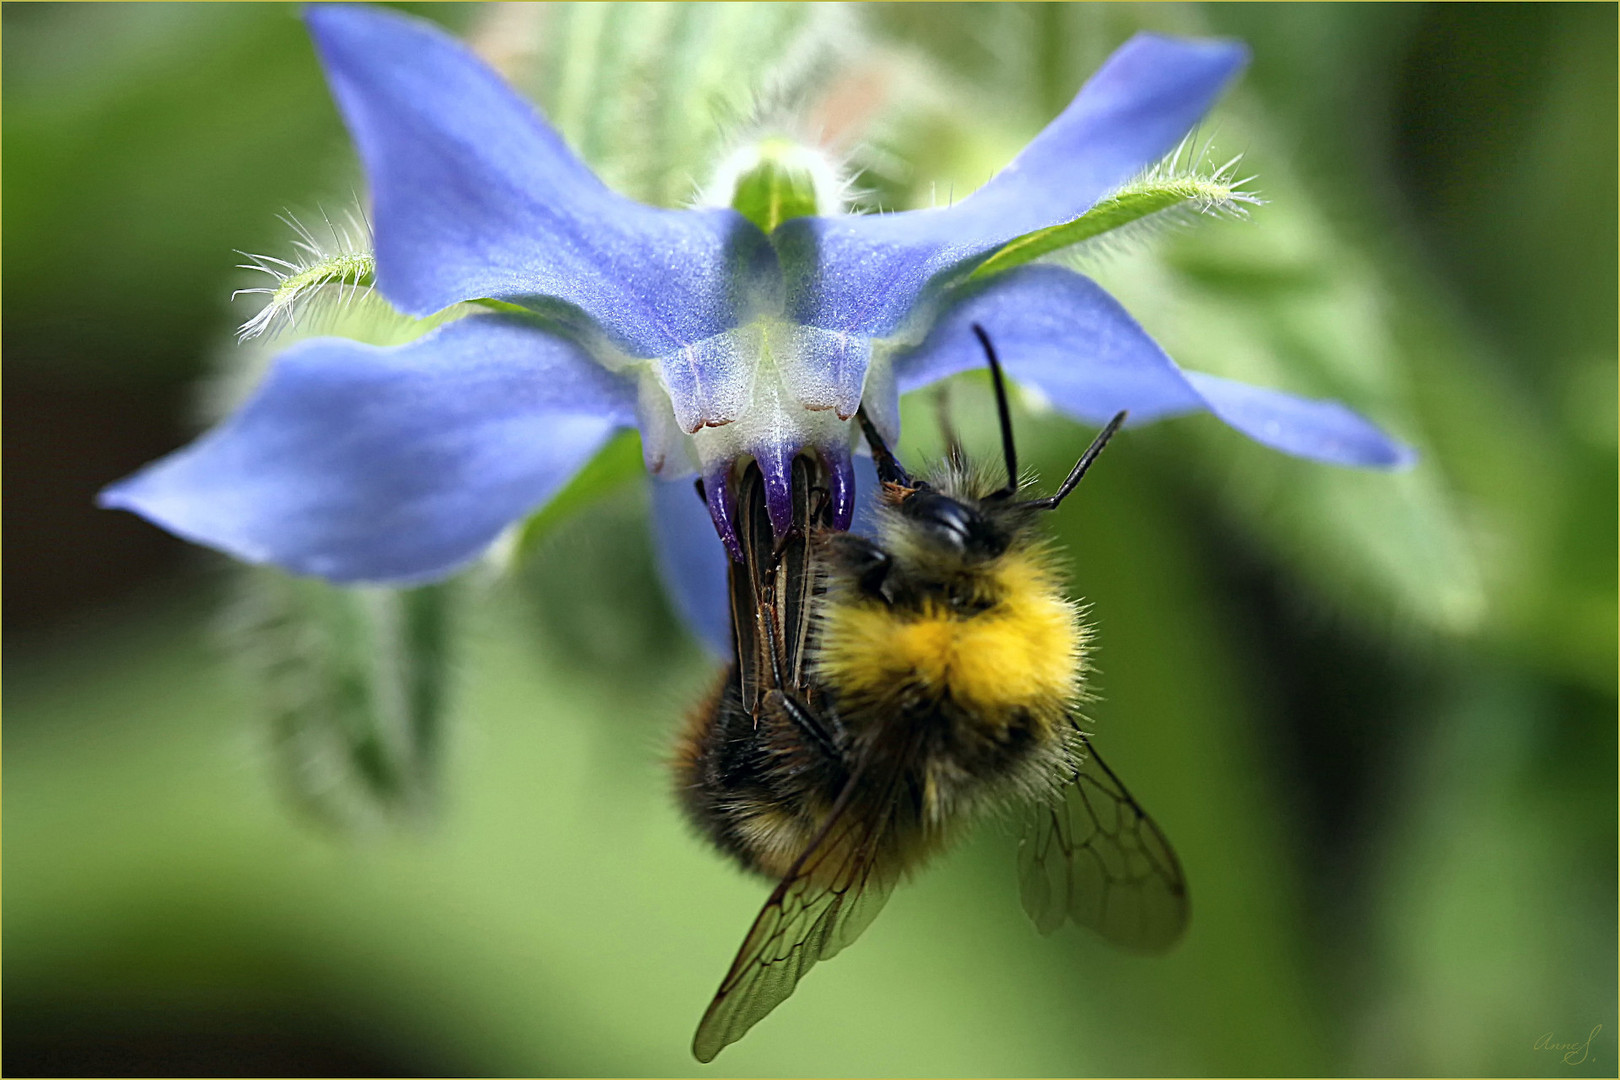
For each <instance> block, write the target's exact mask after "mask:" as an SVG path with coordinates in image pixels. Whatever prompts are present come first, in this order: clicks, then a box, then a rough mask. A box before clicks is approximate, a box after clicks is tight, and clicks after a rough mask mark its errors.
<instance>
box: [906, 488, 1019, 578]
mask: <svg viewBox="0 0 1620 1080" xmlns="http://www.w3.org/2000/svg"><path fill="white" fill-rule="evenodd" d="M898 510H899V512H900V516H901V517H902V518H903V519H904V520H905V521H906V523H907V524H908V525H910V526H911V529H910V530H909V531H910V533H911V535H912V536H914V537H916V538H917V539H918V540H919V541H920V542H922V543H924V544H926V545H928V546H929V547H930V548H935V549H937V550H938V551H939V552H940V553H942V554H943V553H948V554H951V555H955V556H957V557H959V558H963V559H967V560H969V561H971V562H978V561H981V560H986V559H994V558H997V557H999V556H1000V555H1002V554H1003V553H1004V552H1006V550H1007V546H1008V544H1009V543H1010V542H1011V537H1010V536H1009V535H1008V533H1007V530H1005V529H1003V528H1001V527H999V526H998V525H997V524H996V523H995V522H994V521H992V520H990V518H988V517H986V516H985V515H984V514H982V513H980V512H979V511H978V510H976V509H974V508H973V507H972V506H969V505H968V504H967V503H964V502H961V501H959V500H957V499H953V498H951V497H950V496H949V495H941V494H940V493H939V492H937V491H934V490H931V489H929V488H922V489H919V490H918V491H916V492H915V493H914V494H912V495H909V496H907V497H906V498H905V499H903V500H901V502H900V504H899V506H898Z"/></svg>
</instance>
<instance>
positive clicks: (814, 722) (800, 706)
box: [765, 690, 844, 765]
mask: <svg viewBox="0 0 1620 1080" xmlns="http://www.w3.org/2000/svg"><path fill="white" fill-rule="evenodd" d="M765 705H766V707H767V708H771V709H777V710H780V711H781V713H782V715H783V716H786V717H787V718H788V719H789V720H790V721H792V722H793V726H794V727H796V728H798V729H799V731H800V732H801V733H802V734H803V735H804V737H805V738H806V739H808V740H809V741H810V742H811V743H812V744H813V745H814V746H815V747H816V749H817V750H820V751H821V753H822V755H823V756H824V757H826V758H827V760H829V761H832V762H836V763H838V764H840V765H841V764H843V762H844V754H843V751H842V750H840V749H839V746H840V744H841V743H842V742H843V736H844V726H843V725H842V724H839V723H838V720H837V718H836V717H830V718H829V719H831V720H832V722H833V723H834V724H836V725H837V729H836V730H833V729H832V728H829V727H828V726H827V724H826V723H825V722H824V720H823V719H822V717H820V716H818V715H817V714H816V713H814V712H812V711H811V710H810V708H809V707H808V706H806V705H805V704H804V703H803V702H802V701H800V700H799V699H798V698H796V697H794V696H793V695H791V694H784V693H783V692H782V691H780V690H772V691H771V692H770V693H768V694H766V695H765Z"/></svg>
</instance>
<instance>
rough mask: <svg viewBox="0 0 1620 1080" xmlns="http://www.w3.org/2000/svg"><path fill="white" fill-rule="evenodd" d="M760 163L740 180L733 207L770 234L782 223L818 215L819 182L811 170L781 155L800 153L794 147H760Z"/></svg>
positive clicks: (769, 143) (787, 155)
mask: <svg viewBox="0 0 1620 1080" xmlns="http://www.w3.org/2000/svg"><path fill="white" fill-rule="evenodd" d="M759 149H760V158H759V163H758V164H757V165H755V166H754V167H753V168H752V169H750V170H748V171H747V172H745V173H743V175H741V176H740V177H738V178H737V187H736V191H735V193H734V194H733V195H732V197H731V207H732V209H733V210H736V211H737V212H738V213H739V214H741V215H742V216H743V217H745V218H747V219H748V220H749V221H752V222H753V223H754V224H755V225H758V226H759V227H760V229H761V230H762V231H763V232H765V233H767V234H769V233H770V232H771V231H772V230H774V229H775V228H776V227H777V226H778V225H780V224H782V222H784V221H787V220H789V219H791V218H796V217H810V216H813V215H814V214H815V212H816V182H815V178H814V177H813V176H812V175H811V174H810V170H809V169H806V168H804V167H803V166H802V165H796V164H794V163H793V162H792V161H790V160H788V157H789V154H788V153H782V152H781V151H792V150H795V149H797V148H796V147H793V146H792V144H790V143H782V144H781V146H777V145H776V143H775V141H768V142H766V143H765V144H763V145H761V146H760V148H759Z"/></svg>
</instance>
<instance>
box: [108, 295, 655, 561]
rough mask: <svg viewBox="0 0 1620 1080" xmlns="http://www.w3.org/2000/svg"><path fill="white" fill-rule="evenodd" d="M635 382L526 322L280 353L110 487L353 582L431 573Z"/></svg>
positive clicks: (551, 473) (516, 514) (204, 531)
mask: <svg viewBox="0 0 1620 1080" xmlns="http://www.w3.org/2000/svg"><path fill="white" fill-rule="evenodd" d="M634 401H635V391H634V388H633V387H632V386H630V385H629V384H628V383H625V382H623V381H621V380H620V379H618V378H617V377H615V376H613V375H609V374H608V373H607V372H605V371H603V370H602V369H601V368H599V367H597V366H596V365H595V364H594V363H592V362H591V361H590V360H589V359H588V358H587V357H586V356H585V354H584V353H583V352H582V351H581V350H580V349H579V347H578V346H576V345H573V344H571V343H569V342H567V341H564V340H562V339H560V338H556V337H552V336H550V335H547V334H544V333H541V332H539V331H538V330H536V329H535V328H534V327H533V326H532V325H529V324H528V322H527V320H523V319H521V318H518V319H514V318H509V317H505V316H474V317H471V318H467V319H463V320H461V321H460V322H455V323H451V324H449V325H447V326H444V327H441V328H439V329H438V330H435V331H433V332H432V333H430V334H428V335H426V336H424V337H422V338H420V339H418V340H417V341H414V342H411V343H410V344H408V345H401V346H396V347H392V348H378V347H376V346H371V345H362V344H359V343H357V342H352V341H343V340H340V339H337V338H320V339H316V340H313V341H306V342H302V343H300V344H298V345H295V346H293V347H292V348H291V349H288V350H287V352H286V353H284V354H282V356H281V357H280V358H278V359H277V361H276V363H275V366H274V367H273V368H272V369H271V371H270V374H269V376H268V377H267V378H266V379H265V381H264V383H263V385H262V386H260V388H259V389H258V391H257V392H256V393H255V394H254V396H253V397H252V399H251V400H249V401H248V403H247V404H246V405H244V406H243V407H242V408H241V409H240V410H239V411H238V412H236V413H235V414H234V415H233V416H231V417H230V418H229V419H228V420H226V421H225V422H224V423H223V424H221V425H220V426H219V427H217V428H215V429H214V430H213V431H211V432H209V433H208V434H206V435H204V436H203V437H202V438H200V439H198V440H197V441H196V442H194V443H192V444H191V445H190V446H187V447H185V448H183V449H181V450H179V451H177V452H175V453H173V454H171V455H169V456H168V457H166V458H164V459H162V460H161V461H158V462H156V463H154V464H152V465H149V466H147V467H146V468H145V469H143V470H141V471H140V472H138V473H136V474H135V475H134V476H131V477H129V478H127V479H125V480H122V481H120V482H119V483H117V484H114V485H113V486H111V487H109V488H107V489H106V490H105V491H103V492H102V494H101V499H100V502H101V505H103V506H109V507H120V508H123V509H126V510H133V511H135V512H136V513H138V514H141V515H142V516H144V517H146V518H149V519H150V520H152V521H153V522H155V523H157V524H158V525H161V526H163V527H164V528H166V529H168V530H169V531H171V532H174V533H177V534H178V535H180V536H183V537H185V538H186V539H188V540H193V541H196V542H197V543H200V544H207V545H209V546H211V547H215V548H219V549H220V550H222V551H226V552H229V553H230V554H232V555H235V556H237V557H238V558H241V559H245V560H247V561H249V562H264V563H272V564H274V565H276V566H280V567H282V568H283V569H286V570H291V571H293V572H294V573H301V574H314V575H317V576H319V577H324V578H328V579H330V580H333V581H339V582H360V581H374V582H414V581H426V580H431V579H433V578H437V577H442V576H443V575H445V574H447V573H449V572H450V571H452V570H454V569H455V568H457V567H458V566H460V565H461V564H463V563H465V562H467V561H468V560H470V559H472V558H474V557H475V556H477V555H478V553H479V552H480V551H482V550H483V549H484V547H485V546H487V545H488V544H489V542H490V541H491V540H493V539H494V538H495V536H496V534H497V533H499V532H500V530H501V529H502V528H503V527H505V526H506V525H508V524H510V523H511V522H513V521H516V520H518V519H519V518H521V517H523V516H524V515H525V514H526V513H528V512H530V511H531V510H533V509H535V508H536V507H537V506H539V505H540V504H542V503H544V502H545V501H546V499H547V498H549V497H550V496H551V495H552V494H553V493H554V492H556V490H557V489H558V488H559V487H560V486H561V485H562V484H563V483H564V482H565V481H566V480H568V478H569V477H571V476H572V475H573V474H574V473H575V472H576V471H577V470H578V469H579V467H580V466H581V465H583V464H584V463H585V462H586V461H587V460H588V459H589V458H590V457H591V455H593V454H594V453H595V452H596V451H597V449H598V448H599V447H600V446H601V445H602V443H603V442H604V441H605V440H606V439H607V438H608V437H609V436H610V435H611V434H612V433H613V431H614V430H615V429H616V428H619V427H622V426H625V425H628V424H630V423H631V422H632V421H633V418H634Z"/></svg>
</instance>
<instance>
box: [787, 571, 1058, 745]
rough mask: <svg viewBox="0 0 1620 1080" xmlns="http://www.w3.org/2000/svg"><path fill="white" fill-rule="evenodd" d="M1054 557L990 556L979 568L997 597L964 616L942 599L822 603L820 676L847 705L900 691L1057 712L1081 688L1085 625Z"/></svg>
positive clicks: (991, 707)
mask: <svg viewBox="0 0 1620 1080" xmlns="http://www.w3.org/2000/svg"><path fill="white" fill-rule="evenodd" d="M1051 558H1052V557H1051V556H1050V555H1049V554H1048V553H1047V552H1045V551H1043V550H1041V549H1040V548H1039V547H1032V548H1025V549H1023V550H1016V551H1012V552H1009V553H1007V554H1006V555H1004V556H1002V557H1001V558H999V559H996V560H994V562H993V563H992V564H991V565H989V566H987V567H986V568H985V569H984V570H983V573H984V574H985V576H986V579H987V580H986V581H985V585H986V586H987V589H986V592H987V593H988V594H989V595H992V596H995V597H997V598H998V600H997V602H996V603H995V604H994V605H992V606H991V607H989V608H987V609H985V610H983V611H979V612H976V613H973V614H970V615H964V614H962V613H959V612H953V611H951V610H950V609H949V608H947V607H945V606H943V605H928V606H926V607H925V608H923V610H921V611H916V612H899V611H896V610H893V609H890V608H888V607H887V606H885V605H882V604H879V603H875V602H869V601H856V600H843V601H833V602H830V603H827V604H825V605H824V607H823V609H822V612H821V623H820V625H821V649H820V659H819V661H818V666H819V668H820V673H821V675H822V677H823V679H824V680H825V681H826V683H827V684H828V685H829V686H834V687H837V688H838V693H839V695H840V697H842V698H844V699H845V700H846V701H850V702H859V703H876V702H881V701H885V700H888V699H891V698H892V697H893V696H894V695H895V693H896V692H897V691H898V690H899V689H901V688H902V687H904V688H908V689H913V690H920V691H922V692H924V693H926V694H929V695H930V696H933V695H937V696H941V697H943V696H949V697H950V698H952V699H953V700H954V701H955V702H956V703H957V704H959V705H961V706H963V707H965V708H966V709H968V710H970V711H972V712H975V713H979V714H981V715H983V716H986V717H994V716H996V715H998V714H1002V713H1004V712H1006V711H1007V710H1009V709H1012V708H1022V709H1026V710H1029V711H1030V712H1031V713H1033V714H1035V715H1037V716H1038V717H1047V716H1053V715H1061V713H1062V711H1063V710H1064V709H1065V708H1066V707H1068V706H1070V705H1072V704H1073V703H1074V701H1075V699H1076V698H1077V697H1078V696H1079V694H1080V688H1081V687H1080V684H1081V678H1082V675H1083V673H1084V666H1085V644H1086V631H1085V627H1084V626H1083V625H1082V624H1081V622H1080V620H1079V613H1078V611H1077V609H1076V607H1075V605H1074V604H1073V603H1071V602H1070V601H1068V600H1066V599H1065V598H1064V597H1063V594H1062V591H1061V589H1060V588H1059V585H1058V580H1057V575H1056V573H1055V571H1054V569H1053V567H1052V565H1051Z"/></svg>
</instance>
